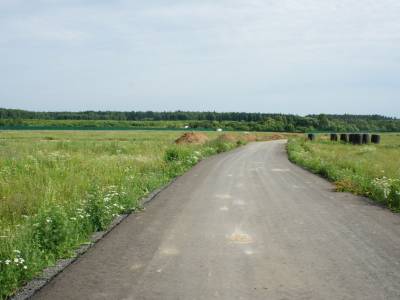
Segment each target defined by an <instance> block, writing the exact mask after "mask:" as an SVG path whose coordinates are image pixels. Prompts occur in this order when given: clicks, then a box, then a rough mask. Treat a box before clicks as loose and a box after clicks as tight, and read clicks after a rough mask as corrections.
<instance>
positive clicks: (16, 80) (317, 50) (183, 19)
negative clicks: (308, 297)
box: [0, 0, 400, 117]
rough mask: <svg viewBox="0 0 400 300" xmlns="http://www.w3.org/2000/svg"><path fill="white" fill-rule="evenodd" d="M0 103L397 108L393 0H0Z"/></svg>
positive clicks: (399, 85)
mask: <svg viewBox="0 0 400 300" xmlns="http://www.w3.org/2000/svg"><path fill="white" fill-rule="evenodd" d="M0 107H7V108H22V109H31V110H74V111H76V110H156V111H163V110H178V109H179V110H202V111H203V110H216V111H249V112H283V113H296V114H308V113H320V112H325V113H358V114H375V113H378V114H384V115H389V116H398V117H400V1H399V0H347V1H344V0H197V1H193V0H182V1H178V0H171V1H168V0H164V1H163V0H153V1H145V0H140V1H136V0H114V1H113V0H86V1H84V0H0Z"/></svg>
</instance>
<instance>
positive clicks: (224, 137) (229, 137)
mask: <svg viewBox="0 0 400 300" xmlns="http://www.w3.org/2000/svg"><path fill="white" fill-rule="evenodd" d="M218 140H219V141H221V142H228V143H236V142H237V141H238V140H239V138H238V137H237V136H235V135H233V134H231V133H224V134H221V135H220V136H219V137H218Z"/></svg>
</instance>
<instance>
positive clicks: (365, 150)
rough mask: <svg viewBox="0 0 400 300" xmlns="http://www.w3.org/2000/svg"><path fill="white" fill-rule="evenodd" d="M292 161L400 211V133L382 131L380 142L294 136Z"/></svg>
mask: <svg viewBox="0 0 400 300" xmlns="http://www.w3.org/2000/svg"><path fill="white" fill-rule="evenodd" d="M288 154H289V158H290V160H291V161H293V162H295V163H297V164H299V165H301V166H303V167H305V168H307V169H308V170H310V171H312V172H314V173H317V174H320V175H322V176H324V177H326V178H328V179H330V180H331V181H333V182H335V184H336V188H337V190H338V191H347V192H352V193H354V194H357V195H363V196H367V197H369V198H370V199H372V200H374V201H376V202H378V203H380V204H382V205H385V206H387V207H388V208H390V209H391V210H393V211H397V212H399V211H400V160H399V159H398V157H400V134H385V135H382V143H381V144H379V145H376V144H368V145H352V144H343V143H341V142H331V141H329V140H328V136H325V135H319V136H318V138H317V140H316V141H314V142H311V141H307V140H306V139H305V138H295V139H290V141H289V143H288Z"/></svg>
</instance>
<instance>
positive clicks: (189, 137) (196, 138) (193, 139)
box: [175, 132, 208, 144]
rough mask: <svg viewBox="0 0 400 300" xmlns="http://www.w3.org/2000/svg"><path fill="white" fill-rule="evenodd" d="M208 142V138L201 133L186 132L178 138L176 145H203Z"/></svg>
mask: <svg viewBox="0 0 400 300" xmlns="http://www.w3.org/2000/svg"><path fill="white" fill-rule="evenodd" d="M207 141H208V137H207V136H206V135H205V134H204V133H201V132H186V133H184V134H183V135H182V136H181V137H180V138H178V139H177V140H176V141H175V143H176V144H204V143H205V142H207Z"/></svg>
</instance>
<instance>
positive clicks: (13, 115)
mask: <svg viewBox="0 0 400 300" xmlns="http://www.w3.org/2000/svg"><path fill="white" fill-rule="evenodd" d="M185 127H187V128H190V129H209V130H214V129H217V128H222V129H224V130H238V131H276V132H314V131H321V132H324V131H325V132H329V131H335V132H359V131H368V132H398V131H400V119H397V118H393V117H386V116H380V115H350V114H343V115H332V114H319V115H306V116H299V115H291V114H268V113H245V112H190V111H173V112H154V111H146V112H144V111H82V112H39V111H27V110H20V109H6V108H0V129H75V128H76V129H140V128H159V129H161V128H164V129H182V128H185Z"/></svg>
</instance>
